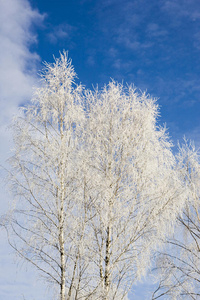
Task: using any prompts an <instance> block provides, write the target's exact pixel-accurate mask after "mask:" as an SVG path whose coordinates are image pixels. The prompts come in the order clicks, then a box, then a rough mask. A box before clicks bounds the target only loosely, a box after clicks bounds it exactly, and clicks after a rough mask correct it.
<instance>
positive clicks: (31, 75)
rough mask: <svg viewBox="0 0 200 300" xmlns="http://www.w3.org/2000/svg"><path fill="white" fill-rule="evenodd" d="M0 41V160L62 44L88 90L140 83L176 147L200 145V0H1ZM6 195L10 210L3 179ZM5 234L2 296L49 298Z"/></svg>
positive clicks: (0, 261)
mask: <svg viewBox="0 0 200 300" xmlns="http://www.w3.org/2000/svg"><path fill="white" fill-rule="evenodd" d="M0 42H1V47H0V138H1V144H0V163H1V164H4V161H5V159H6V158H7V157H8V156H9V151H10V150H9V149H10V148H11V147H12V142H11V138H10V135H9V133H8V131H7V130H6V128H7V126H8V125H9V124H10V122H11V119H12V116H13V114H15V113H16V111H17V108H18V107H19V106H20V105H23V103H25V102H27V101H29V100H30V98H31V95H32V87H33V86H37V85H38V73H39V70H41V68H42V62H43V61H47V62H52V61H53V55H55V56H56V57H58V56H59V51H62V50H63V49H65V50H68V51H69V57H71V58H72V62H73V65H74V67H75V70H76V73H77V74H78V81H80V82H82V84H84V85H85V86H86V87H87V88H92V86H96V85H97V84H98V85H99V87H102V86H103V85H104V84H107V83H108V82H109V80H110V79H111V78H113V79H115V80H117V81H119V82H124V83H125V84H126V83H134V84H135V86H136V87H138V88H139V89H141V90H142V91H144V90H146V91H147V92H148V93H150V94H151V95H152V96H154V97H156V98H158V103H159V105H160V106H161V108H160V110H161V117H160V120H159V122H160V123H164V122H166V124H167V127H168V128H169V135H170V136H171V138H172V140H173V142H174V144H175V145H176V141H177V139H179V140H181V139H182V137H183V135H184V134H185V135H186V137H187V138H188V139H190V138H191V139H193V140H194V141H195V143H196V146H197V147H200V117H199V115H200V1H199V0H168V1H167V0H151V1H149V0H73V1H69V0H57V1H55V0H0ZM0 195H1V196H0V201H1V208H0V210H1V213H4V212H5V211H6V209H7V206H8V205H7V203H8V200H9V198H10V197H9V196H8V194H7V192H5V191H4V188H3V184H2V187H1V193H0ZM0 234H1V239H0V240H1V251H0V268H1V275H0V299H7V300H12V299H14V298H15V299H23V297H22V294H24V295H25V296H26V297H27V298H26V299H31V300H32V299H34V297H35V299H37V300H40V299H45V296H44V294H41V288H39V287H38V286H39V285H38V284H39V283H40V282H39V283H34V284H33V287H32V281H33V277H35V276H33V273H32V270H31V271H30V270H29V271H27V272H26V270H25V268H23V267H20V269H19V268H17V267H16V264H15V263H14V261H13V257H14V256H13V255H12V254H10V253H12V250H11V249H10V248H9V247H8V245H7V242H6V239H5V235H4V233H3V232H1V233H0ZM2 270H3V271H2ZM4 270H5V272H4ZM138 295H139V294H138ZM16 297H18V298H16ZM138 297H139V298H138V299H143V296H138Z"/></svg>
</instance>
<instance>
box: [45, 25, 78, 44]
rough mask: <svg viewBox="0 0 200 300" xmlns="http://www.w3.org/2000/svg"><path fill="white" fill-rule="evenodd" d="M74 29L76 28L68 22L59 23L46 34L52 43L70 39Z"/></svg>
mask: <svg viewBox="0 0 200 300" xmlns="http://www.w3.org/2000/svg"><path fill="white" fill-rule="evenodd" d="M75 30H76V28H75V27H74V26H71V25H69V24H66V23H64V24H59V25H57V26H55V27H54V28H53V30H52V31H51V32H50V33H49V34H48V39H49V41H50V42H51V43H52V44H56V43H57V42H58V41H60V40H70V39H71V37H72V34H73V32H74V31H75Z"/></svg>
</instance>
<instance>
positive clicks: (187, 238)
mask: <svg viewBox="0 0 200 300" xmlns="http://www.w3.org/2000/svg"><path fill="white" fill-rule="evenodd" d="M179 150H180V151H179V154H178V161H179V170H180V174H181V177H182V180H183V182H184V183H185V185H186V187H187V190H188V194H187V201H186V204H185V207H184V210H183V211H182V212H181V213H180V214H179V215H178V217H177V222H176V229H175V232H174V235H173V236H172V237H171V238H169V239H167V241H166V247H165V251H164V250H163V251H162V252H161V253H159V255H158V258H157V268H156V270H157V272H158V276H159V278H160V282H159V284H158V287H157V289H156V291H155V292H154V294H153V297H152V299H162V298H163V299H199V297H200V269H199V262H200V206H199V201H200V157H199V153H198V152H197V151H196V150H195V147H194V144H192V143H190V144H189V145H188V143H187V142H186V143H185V144H184V145H183V146H181V147H180V149H179Z"/></svg>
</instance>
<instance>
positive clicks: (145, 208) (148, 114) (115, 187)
mask: <svg viewBox="0 0 200 300" xmlns="http://www.w3.org/2000/svg"><path fill="white" fill-rule="evenodd" d="M74 79H75V72H74V69H73V67H72V65H71V62H70V61H69V60H68V59H67V55H66V53H64V54H61V57H60V59H57V60H56V61H55V63H54V64H46V69H45V70H44V72H43V73H42V85H41V87H40V88H38V89H37V90H36V92H35V94H34V97H33V100H32V104H30V105H28V106H27V107H26V108H24V110H23V112H22V113H21V117H20V118H17V119H16V121H15V123H14V126H13V132H14V142H15V148H14V154H13V157H12V158H11V159H10V162H11V165H12V170H11V172H10V181H11V183H12V184H11V186H12V191H13V193H14V194H15V196H17V199H16V205H15V208H14V210H13V212H12V214H11V223H10V229H9V230H8V233H9V240H10V243H11V245H12V246H13V247H14V248H15V250H16V251H17V252H18V253H19V255H20V256H21V257H23V258H25V259H26V260H27V261H29V262H30V263H32V264H33V265H34V266H35V267H36V268H37V269H38V270H39V271H40V273H42V274H43V275H44V276H45V278H46V280H47V282H50V283H52V284H53V283H54V284H55V286H57V287H58V288H59V290H60V295H59V297H58V298H59V299H60V300H64V299H68V300H74V299H76V300H78V299H90V300H93V299H95V300H97V299H101V300H110V299H116V300H117V299H118V300H119V299H126V297H127V294H128V292H129V290H130V288H131V287H132V285H133V283H136V282H137V280H138V279H140V278H141V276H144V275H145V273H146V271H147V269H148V267H149V265H150V259H151V256H152V253H153V251H154V250H155V248H156V247H158V245H159V243H160V241H161V239H165V238H166V235H167V234H168V232H169V231H170V230H172V228H173V223H174V221H175V219H176V216H177V213H178V212H179V211H180V210H181V209H182V207H183V204H184V201H185V198H186V196H184V195H185V193H183V192H184V191H185V189H184V186H183V183H182V180H181V178H180V175H179V172H177V164H176V159H175V157H174V156H173V154H172V151H171V146H172V145H171V142H170V140H169V139H168V135H167V133H166V129H165V128H164V127H163V128H162V127H158V125H157V117H158V115H159V110H158V105H157V104H156V101H155V100H154V99H152V98H151V97H150V96H148V95H146V94H145V93H137V91H136V90H135V88H134V87H133V86H127V87H126V88H124V87H123V86H122V85H120V84H118V83H116V82H114V81H112V82H111V83H110V84H109V85H108V86H106V87H105V88H104V89H103V90H101V91H98V90H95V91H84V89H83V87H82V86H81V85H76V84H75V83H74ZM13 236H14V240H13V239H12V237H13Z"/></svg>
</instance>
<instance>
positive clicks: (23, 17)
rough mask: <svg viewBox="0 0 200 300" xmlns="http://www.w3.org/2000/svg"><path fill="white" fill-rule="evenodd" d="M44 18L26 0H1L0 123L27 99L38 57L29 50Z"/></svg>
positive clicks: (8, 117) (30, 90)
mask: <svg viewBox="0 0 200 300" xmlns="http://www.w3.org/2000/svg"><path fill="white" fill-rule="evenodd" d="M43 19H44V16H43V15H41V14H40V13H39V12H38V11H36V10H33V9H32V8H31V6H30V4H29V2H28V1H27V0H17V1H16V0H7V1H4V0H0V28H1V29H0V41H1V48H0V65H1V69H0V101H1V110H0V119H1V123H0V125H2V124H5V123H8V122H9V120H10V118H11V116H12V114H13V112H14V111H15V109H16V107H17V106H18V105H20V103H22V102H23V101H25V100H27V99H29V98H30V95H31V92H32V86H33V85H34V84H35V83H36V66H37V64H38V62H39V60H40V58H39V56H38V55H37V54H36V53H34V52H31V51H30V47H31V46H32V45H33V44H35V43H37V37H36V35H35V34H34V32H33V27H34V25H38V24H41V23H42V22H43Z"/></svg>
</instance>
